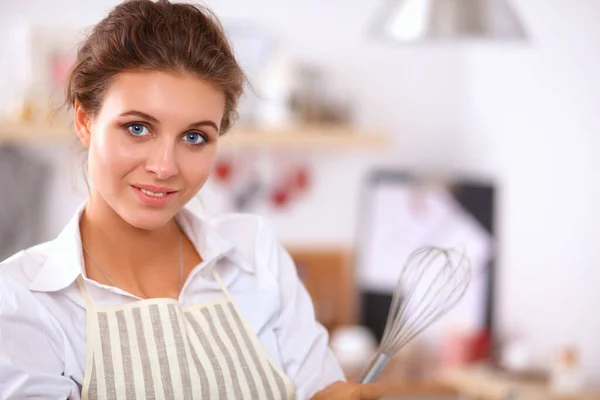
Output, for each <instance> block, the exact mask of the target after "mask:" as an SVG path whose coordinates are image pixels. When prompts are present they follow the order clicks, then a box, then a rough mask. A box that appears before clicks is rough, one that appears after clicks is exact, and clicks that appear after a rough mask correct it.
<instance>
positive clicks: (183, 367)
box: [165, 304, 194, 400]
mask: <svg viewBox="0 0 600 400" xmlns="http://www.w3.org/2000/svg"><path fill="white" fill-rule="evenodd" d="M175 307H176V306H175V304H168V305H167V306H166V307H165V308H166V311H165V312H166V313H167V314H168V316H167V317H168V318H169V324H168V326H166V327H165V340H169V341H172V342H173V346H174V347H175V349H176V352H177V357H175V358H176V360H175V361H176V362H177V368H176V369H175V368H174V369H173V370H172V371H171V375H172V376H173V379H174V381H173V384H174V385H181V390H182V395H181V397H180V399H181V400H193V398H194V395H193V393H194V392H193V391H192V382H191V380H190V368H189V366H190V364H192V360H190V359H189V358H188V355H187V352H186V348H185V344H184V343H185V342H184V340H185V341H187V338H184V336H183V332H182V331H181V325H180V323H179V319H178V318H177V311H176V308H175Z"/></svg>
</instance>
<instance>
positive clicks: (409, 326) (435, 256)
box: [358, 246, 471, 383]
mask: <svg viewBox="0 0 600 400" xmlns="http://www.w3.org/2000/svg"><path fill="white" fill-rule="evenodd" d="M470 280H471V264H470V261H469V260H468V258H467V257H466V254H465V251H464V249H460V250H459V249H457V248H441V247H436V246H426V247H422V248H419V249H417V250H415V251H413V252H412V253H411V254H410V255H409V257H408V259H407V260H406V263H405V264H404V267H403V269H402V272H401V274H400V278H399V279H398V284H397V286H396V289H395V290H394V295H393V296H392V303H391V306H390V310H389V312H388V318H387V322H386V325H385V329H384V331H383V337H382V339H381V343H380V345H379V348H378V349H377V352H376V354H375V356H374V357H373V358H372V359H371V361H370V363H369V364H368V365H367V367H366V368H365V369H364V371H363V372H362V374H361V375H360V377H359V379H358V382H359V383H371V382H375V381H376V380H377V378H378V377H379V375H381V373H382V372H383V370H384V369H385V367H386V366H387V364H388V363H389V361H390V359H391V358H392V356H394V354H396V353H397V352H398V351H400V349H402V348H403V347H404V346H406V344H408V343H409V342H410V341H411V340H412V339H414V338H415V337H416V336H417V335H419V334H420V333H421V332H423V330H425V329H426V328H427V327H429V326H430V325H431V324H433V323H434V322H435V321H437V320H438V319H440V318H441V317H442V316H443V315H445V314H446V313H447V312H448V311H450V310H451V309H452V308H453V307H454V306H455V305H456V304H457V303H458V301H459V300H460V299H461V298H462V297H463V296H464V294H465V292H466V291H467V288H468V286H469V282H470Z"/></svg>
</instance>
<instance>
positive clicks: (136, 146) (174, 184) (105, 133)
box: [75, 72, 225, 230]
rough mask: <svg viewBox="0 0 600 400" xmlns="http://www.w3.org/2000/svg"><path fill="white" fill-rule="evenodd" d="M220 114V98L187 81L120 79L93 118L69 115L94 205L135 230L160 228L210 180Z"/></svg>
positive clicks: (159, 76) (138, 75) (144, 76)
mask: <svg viewBox="0 0 600 400" xmlns="http://www.w3.org/2000/svg"><path fill="white" fill-rule="evenodd" d="M224 108H225V97H224V95H223V93H222V92H220V91H219V90H217V89H215V88H214V87H212V86H211V85H210V84H208V83H206V82H205V81H203V80H201V79H199V78H196V77H193V76H189V75H175V74H170V73H166V72H127V73H121V74H119V75H118V76H117V77H116V78H115V79H114V80H113V82H112V83H111V85H110V87H109V89H108V90H107V92H106V95H105V98H104V102H103V104H102V107H101V109H100V110H99V112H98V114H97V115H96V116H95V117H94V118H93V119H91V120H87V119H86V118H87V115H86V114H85V111H83V110H81V109H80V108H76V113H75V118H76V126H77V130H78V133H79V136H80V138H81V139H82V142H83V144H84V145H85V146H86V147H88V149H89V155H88V163H89V171H88V172H89V174H90V176H91V178H92V181H93V188H92V193H91V195H92V199H93V201H95V202H105V203H106V204H107V205H108V206H109V207H110V208H112V210H114V211H115V212H116V213H117V214H118V215H119V216H120V217H121V218H122V219H123V220H125V221H126V222H128V223H129V224H131V225H133V226H135V227H137V228H140V229H146V230H152V229H156V228H160V227H162V226H164V225H166V224H167V223H168V222H169V221H170V220H171V218H173V216H175V214H177V212H178V211H179V210H180V209H181V207H183V206H184V205H185V204H186V203H187V202H188V201H189V200H190V199H191V198H192V197H193V196H194V195H196V193H197V192H198V191H199V190H200V188H201V187H202V185H204V183H205V182H206V180H207V178H208V176H209V173H210V170H211V167H212V165H213V162H214V159H215V153H216V150H217V140H218V137H219V126H220V124H221V119H222V117H223V113H224ZM86 121H88V122H87V124H86ZM78 125H79V126H78ZM84 125H85V126H87V129H82V128H81V126H84ZM82 130H84V131H86V132H87V134H86V133H85V132H84V133H83V134H82Z"/></svg>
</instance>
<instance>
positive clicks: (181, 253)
mask: <svg viewBox="0 0 600 400" xmlns="http://www.w3.org/2000/svg"><path fill="white" fill-rule="evenodd" d="M177 241H178V248H179V287H178V290H177V292H176V293H173V294H172V295H171V297H173V298H177V296H178V293H179V292H181V289H182V285H183V249H182V243H181V231H179V236H178V238H177ZM81 247H82V248H83V251H84V252H85V254H86V255H87V257H88V258H89V259H90V261H91V262H92V264H93V265H94V267H96V269H97V270H98V271H99V272H100V273H101V274H102V275H103V276H104V278H105V279H106V280H107V281H108V283H110V284H111V285H112V286H114V287H117V285H115V283H114V282H113V280H112V279H110V277H109V276H108V274H107V273H106V272H104V270H103V269H102V267H101V266H100V264H98V263H97V262H96V261H95V260H94V258H93V257H92V255H91V254H90V252H89V251H88V249H87V247H85V245H84V244H83V242H82V243H81Z"/></svg>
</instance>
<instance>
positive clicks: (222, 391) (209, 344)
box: [187, 310, 235, 399]
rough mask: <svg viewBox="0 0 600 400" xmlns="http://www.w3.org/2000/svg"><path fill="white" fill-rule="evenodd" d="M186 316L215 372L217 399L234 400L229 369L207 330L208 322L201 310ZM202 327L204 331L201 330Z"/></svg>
mask: <svg viewBox="0 0 600 400" xmlns="http://www.w3.org/2000/svg"><path fill="white" fill-rule="evenodd" d="M187 316H188V321H189V322H190V323H191V325H192V326H193V327H194V329H195V330H196V331H197V332H198V334H202V335H201V336H199V339H200V342H201V343H202V347H204V349H205V350H206V353H207V354H208V357H209V360H210V363H211V364H212V365H213V369H214V370H215V374H216V378H217V383H218V384H219V398H227V399H234V398H235V393H234V392H233V388H232V387H231V380H230V372H229V368H228V367H227V363H226V362H225V355H224V354H223V353H222V352H221V349H220V348H219V346H218V345H217V343H216V342H215V340H214V337H213V335H212V334H211V332H210V331H209V329H208V324H210V321H207V320H206V318H205V317H204V315H203V314H202V310H197V311H194V312H193V313H191V314H188V315H187ZM203 327H204V328H205V330H203V329H202V328H203Z"/></svg>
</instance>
